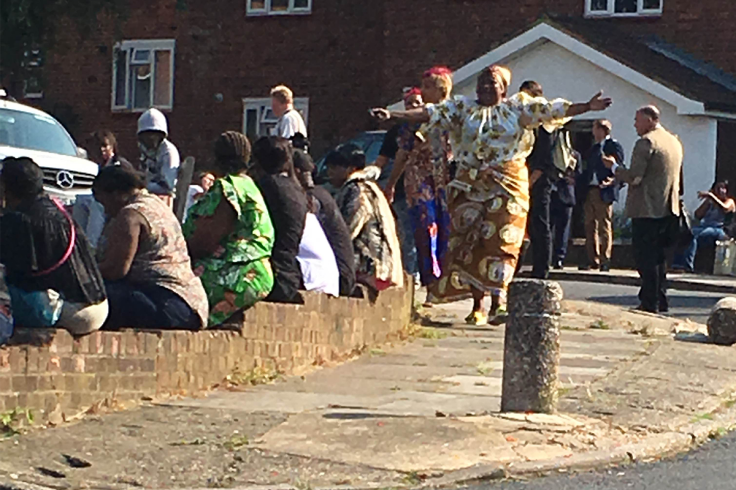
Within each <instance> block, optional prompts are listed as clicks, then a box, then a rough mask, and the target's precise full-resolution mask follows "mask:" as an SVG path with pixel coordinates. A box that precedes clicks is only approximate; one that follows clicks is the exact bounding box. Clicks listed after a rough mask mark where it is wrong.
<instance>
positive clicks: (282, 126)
mask: <svg viewBox="0 0 736 490" xmlns="http://www.w3.org/2000/svg"><path fill="white" fill-rule="evenodd" d="M296 133H301V134H302V135H304V137H305V138H306V137H307V136H308V135H307V125H306V124H304V119H302V115H301V114H299V111H297V110H296V109H290V110H288V111H287V112H286V113H285V114H284V115H283V116H281V117H280V118H279V122H278V123H276V136H281V137H282V138H286V139H291V137H293V136H294V135H295V134H296Z"/></svg>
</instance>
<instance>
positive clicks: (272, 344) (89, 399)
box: [0, 285, 413, 415]
mask: <svg viewBox="0 0 736 490" xmlns="http://www.w3.org/2000/svg"><path fill="white" fill-rule="evenodd" d="M412 301H413V287H412V286H411V285H409V286H408V287H406V288H403V289H397V288H393V289H389V290H387V291H384V292H383V293H381V295H380V296H379V298H378V300H377V302H376V303H375V304H371V303H369V302H368V301H367V300H357V299H347V298H330V297H328V296H326V295H320V294H307V295H306V304H305V305H304V306H292V305H277V304H267V303H259V304H257V305H256V306H255V307H254V308H252V309H250V310H249V311H248V312H247V313H246V318H245V322H244V326H243V330H242V332H241V333H235V332H222V331H202V332H196V333H191V332H137V331H133V330H126V331H122V332H95V333H93V334H91V335H88V336H85V337H81V338H79V339H77V340H75V339H73V338H72V336H71V335H69V334H68V333H67V332H66V331H64V330H25V331H20V332H16V336H15V337H14V339H15V342H18V341H23V340H26V341H31V343H30V344H25V345H13V346H5V347H0V412H2V411H3V410H8V409H12V408H14V407H19V408H31V409H33V410H35V411H36V412H37V413H38V412H41V415H47V414H48V413H50V412H51V411H52V410H54V409H55V407H56V406H57V405H59V406H60V408H61V409H62V410H66V411H73V410H76V409H80V408H85V407H89V406H91V405H92V404H94V403H95V402H97V401H99V400H102V399H104V398H112V397H114V398H116V399H118V400H129V399H137V398H140V397H142V396H151V395H155V394H167V393H172V392H177V393H178V392H181V391H187V392H194V391H197V390H202V389H205V388H207V387H210V386H212V385H215V384H217V383H220V382H222V381H223V380H224V379H225V377H226V376H227V375H228V374H231V373H232V372H233V370H234V369H235V368H236V367H238V368H239V369H240V370H243V371H247V370H249V369H251V368H253V367H256V366H264V365H267V366H270V367H273V368H276V369H278V370H279V371H280V372H284V373H289V372H291V371H293V370H294V369H295V368H298V367H304V366H308V365H311V364H313V363H319V362H320V361H329V360H335V359H340V358H342V357H343V356H345V355H346V354H349V353H351V352H353V351H355V350H356V349H361V348H363V347H365V346H370V345H376V344H381V343H385V342H387V341H389V340H392V339H394V338H396V337H397V336H398V335H399V333H400V332H401V331H402V330H403V329H404V328H405V327H406V326H407V325H408V324H409V321H410V318H411V309H412Z"/></svg>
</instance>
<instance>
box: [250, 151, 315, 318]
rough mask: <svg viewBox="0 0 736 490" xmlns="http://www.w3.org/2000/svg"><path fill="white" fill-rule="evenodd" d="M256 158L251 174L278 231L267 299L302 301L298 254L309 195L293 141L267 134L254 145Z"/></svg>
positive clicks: (286, 301) (285, 301)
mask: <svg viewBox="0 0 736 490" xmlns="http://www.w3.org/2000/svg"><path fill="white" fill-rule="evenodd" d="M253 159H254V160H255V165H254V166H253V168H252V169H251V174H252V175H253V177H254V180H255V181H256V183H257V184H258V187H259V188H260V189H261V193H262V194H263V198H264V200H265V201H266V206H268V213H269V214H270V216H271V221H272V222H273V226H274V229H275V231H276V240H275V242H274V245H273V252H272V253H271V266H272V267H273V274H274V285H273V289H272V290H271V294H269V295H268V297H267V298H266V301H270V302H274V303H298V304H301V303H303V302H304V298H303V297H302V295H301V294H300V293H299V287H300V286H301V283H302V273H301V268H300V266H299V262H298V261H297V255H298V254H299V244H300V242H301V239H302V234H303V232H304V225H305V222H306V216H307V196H306V194H305V193H304V191H303V190H302V188H301V186H300V185H299V182H298V181H297V180H296V178H295V177H294V167H293V162H292V147H291V143H289V141H288V140H286V139H284V138H277V137H275V136H271V137H263V138H261V139H259V140H258V141H256V143H255V144H254V145H253Z"/></svg>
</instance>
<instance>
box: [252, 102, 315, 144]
mask: <svg viewBox="0 0 736 490" xmlns="http://www.w3.org/2000/svg"><path fill="white" fill-rule="evenodd" d="M294 109H296V110H297V111H299V114H301V115H302V119H304V124H307V125H309V98H308V97H296V98H295V99H294ZM278 120H279V118H278V117H276V115H275V114H274V113H273V111H272V110H271V98H270V97H268V98H263V99H243V134H245V135H246V136H247V137H248V139H249V140H251V142H254V141H255V140H257V139H258V138H260V137H261V136H270V135H271V134H272V133H273V131H275V130H276V123H277V122H278Z"/></svg>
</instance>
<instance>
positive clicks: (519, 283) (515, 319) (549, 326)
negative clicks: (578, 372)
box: [501, 279, 562, 413]
mask: <svg viewBox="0 0 736 490" xmlns="http://www.w3.org/2000/svg"><path fill="white" fill-rule="evenodd" d="M561 301H562V288H561V287H560V285H559V284H557V283H556V282H551V281H542V280H538V279H530V280H515V281H513V282H512V283H511V286H510V287H509V301H508V309H509V319H508V321H507V323H506V338H505V340H504V354H503V391H502V395H501V411H502V412H538V413H552V412H554V411H555V410H556V408H557V396H558V393H557V390H558V382H559V367H560V325H559V323H560V314H561V304H560V303H561Z"/></svg>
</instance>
